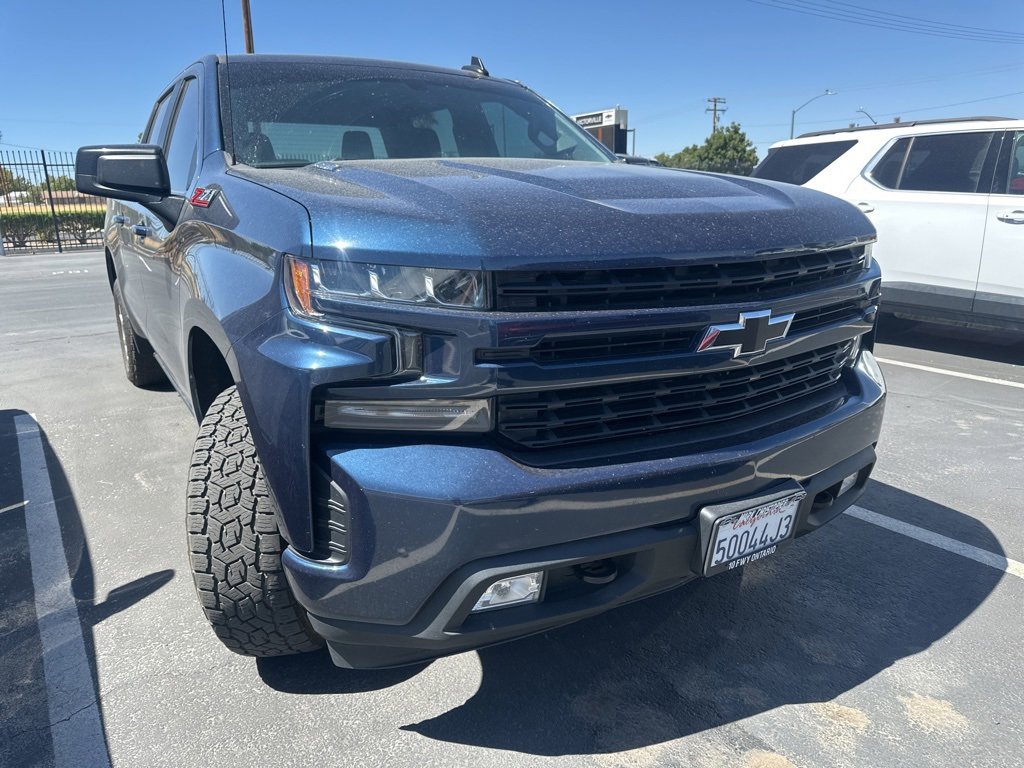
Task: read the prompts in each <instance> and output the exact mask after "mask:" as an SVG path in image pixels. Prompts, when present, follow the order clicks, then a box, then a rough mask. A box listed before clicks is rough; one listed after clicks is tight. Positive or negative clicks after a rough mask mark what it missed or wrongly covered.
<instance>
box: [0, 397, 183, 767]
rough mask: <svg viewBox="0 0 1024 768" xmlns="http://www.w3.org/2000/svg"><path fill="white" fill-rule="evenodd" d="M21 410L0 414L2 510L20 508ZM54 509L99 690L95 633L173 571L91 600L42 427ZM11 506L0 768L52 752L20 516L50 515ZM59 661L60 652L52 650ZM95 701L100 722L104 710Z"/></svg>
mask: <svg viewBox="0 0 1024 768" xmlns="http://www.w3.org/2000/svg"><path fill="white" fill-rule="evenodd" d="M19 415H24V411H19V410H0V509H6V508H8V507H10V506H11V505H19V504H20V503H21V502H23V501H25V496H24V489H23V488H22V478H21V460H20V455H19V449H18V436H17V433H16V428H15V422H14V419H15V417H16V416H19ZM39 432H40V438H41V440H42V445H43V454H44V456H45V458H46V465H47V470H48V473H49V480H50V486H51V488H52V492H53V499H54V506H55V510H56V514H57V518H58V521H59V523H60V529H61V538H62V540H63V544H64V555H65V559H66V561H67V567H68V575H69V577H70V579H71V592H72V595H73V596H74V598H75V602H76V604H77V607H78V616H79V622H80V626H81V630H82V637H83V640H84V644H85V651H86V656H87V657H88V661H89V668H90V673H91V677H92V681H93V690H94V691H97V692H98V691H99V686H98V677H97V670H96V650H95V643H94V640H93V631H92V630H93V627H94V626H95V625H96V624H99V623H100V622H101V621H103V620H104V619H106V618H108V617H110V616H112V615H114V614H116V613H119V612H120V611H123V610H125V609H127V608H130V607H132V606H133V605H135V604H136V603H138V602H140V601H141V600H143V599H145V598H146V597H148V596H150V595H151V594H153V593H154V592H156V591H157V590H158V589H160V588H161V587H162V586H163V585H164V584H166V583H168V582H169V581H170V580H171V579H172V578H173V577H174V571H173V570H169V569H168V570H160V571H155V572H153V573H150V574H147V575H145V576H142V577H141V578H138V579H135V580H133V581H131V582H129V583H126V584H123V585H121V586H120V587H117V588H116V589H113V590H111V591H110V592H109V593H108V594H107V595H106V597H105V598H104V599H101V600H98V599H97V596H96V586H95V576H94V572H93V565H92V558H91V556H90V553H89V544H88V541H87V539H86V536H85V531H84V529H83V527H82V518H81V515H80V513H79V509H78V504H77V503H76V501H75V497H74V495H73V493H72V490H71V486H70V484H69V482H68V478H67V476H66V474H65V472H64V468H63V465H62V464H61V461H60V459H59V457H58V456H57V454H56V453H55V451H54V450H53V448H52V446H51V445H50V442H49V440H48V438H47V436H46V433H45V432H44V431H43V430H42V427H41V426H40V430H39ZM27 501H28V502H29V505H28V506H27V507H25V506H17V507H16V508H14V509H10V510H8V511H5V512H4V513H3V514H2V515H0V542H3V547H2V548H0V583H2V584H3V595H4V606H3V615H2V620H0V680H2V681H3V682H2V683H0V701H4V702H5V707H4V709H5V710H6V711H5V712H4V714H3V715H2V716H0V731H2V732H3V733H4V738H3V739H0V765H36V764H45V762H46V760H44V759H43V755H44V753H47V754H48V750H49V747H50V744H49V737H48V736H47V735H46V729H47V727H48V725H49V711H48V703H47V690H46V678H45V675H44V670H43V660H42V644H41V640H40V635H39V630H38V627H37V625H36V608H35V603H34V600H35V596H34V590H33V580H32V566H31V561H30V556H29V547H28V538H27V532H26V528H25V515H26V513H28V514H53V510H51V509H49V508H47V507H42V508H40V507H36V508H33V507H32V504H31V502H32V499H28V500H27ZM54 653H55V655H57V656H59V655H60V653H61V651H60V648H57V649H54ZM96 699H97V702H98V706H99V714H100V719H101V722H102V718H103V707H102V703H101V702H100V699H99V695H98V693H97V694H96Z"/></svg>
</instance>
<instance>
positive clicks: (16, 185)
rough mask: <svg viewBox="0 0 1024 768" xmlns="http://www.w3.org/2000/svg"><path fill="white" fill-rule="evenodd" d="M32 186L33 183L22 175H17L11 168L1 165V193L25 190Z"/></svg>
mask: <svg viewBox="0 0 1024 768" xmlns="http://www.w3.org/2000/svg"><path fill="white" fill-rule="evenodd" d="M31 187H32V185H31V184H29V183H28V182H27V181H25V179H23V178H22V177H21V176H15V175H14V174H13V173H12V172H11V170H10V169H9V168H4V167H3V166H2V165H0V195H6V194H8V193H10V192H25V191H26V190H28V189H31Z"/></svg>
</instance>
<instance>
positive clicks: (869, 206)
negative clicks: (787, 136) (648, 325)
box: [753, 117, 1024, 331]
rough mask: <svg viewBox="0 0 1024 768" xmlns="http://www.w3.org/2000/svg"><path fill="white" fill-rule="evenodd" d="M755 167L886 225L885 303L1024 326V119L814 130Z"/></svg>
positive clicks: (943, 316) (882, 228) (893, 308)
mask: <svg viewBox="0 0 1024 768" xmlns="http://www.w3.org/2000/svg"><path fill="white" fill-rule="evenodd" d="M753 175H754V176H756V177H759V178H762V179H774V180H775V181H784V182H788V183H790V184H802V185H804V186H807V187H811V188H813V189H818V190H821V191H823V192H828V193H830V194H833V195H836V196H837V197H841V198H843V199H845V200H848V201H849V202H851V203H853V204H854V205H856V206H857V207H858V208H860V209H861V210H862V211H863V212H864V213H866V214H867V215H868V217H869V218H870V219H871V221H872V222H873V223H874V225H875V227H876V229H877V230H878V244H877V245H876V246H875V250H874V253H875V256H876V258H877V259H878V261H879V264H880V265H881V267H882V276H883V283H882V286H883V298H882V310H883V311H885V312H888V313H891V314H895V315H897V316H900V317H907V318H910V319H915V320H928V321H933V322H936V321H937V322H946V323H956V324H960V325H970V326H978V327H984V328H1001V329H1007V330H1018V331H1024V120H1014V119H1011V118H1001V117H974V118H963V119H959V120H927V121H919V122H912V123H892V124H889V125H878V126H868V127H865V128H851V129H848V130H840V131H823V132H819V133H808V134H805V135H803V136H801V137H799V138H797V139H793V140H791V141H780V142H778V143H777V144H774V145H772V147H771V149H770V150H769V151H768V156H767V157H765V159H764V160H763V161H762V162H761V164H760V165H758V166H757V168H755V169H754V172H753Z"/></svg>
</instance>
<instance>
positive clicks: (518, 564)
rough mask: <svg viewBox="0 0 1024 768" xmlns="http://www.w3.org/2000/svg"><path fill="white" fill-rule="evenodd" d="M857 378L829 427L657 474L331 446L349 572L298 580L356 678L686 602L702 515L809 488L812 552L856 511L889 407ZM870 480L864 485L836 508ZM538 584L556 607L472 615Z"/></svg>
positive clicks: (294, 560)
mask: <svg viewBox="0 0 1024 768" xmlns="http://www.w3.org/2000/svg"><path fill="white" fill-rule="evenodd" d="M851 375H853V376H856V378H857V385H858V386H857V389H858V390H859V394H857V395H854V396H851V397H850V398H848V399H847V400H846V401H845V402H844V403H843V404H842V405H841V406H839V407H838V408H836V409H835V410H834V411H832V412H831V413H829V414H828V415H826V416H823V417H821V418H819V419H816V420H815V421H812V422H809V423H807V424H803V425H801V426H800V427H795V428H793V429H791V430H788V431H786V432H782V433H779V434H776V435H773V436H772V437H771V438H767V439H763V440H759V441H756V442H750V443H747V444H743V445H738V446H732V447H729V448H727V449H719V450H715V451H709V452H706V453H700V454H694V455H686V456H678V457H672V458H666V459H659V460H654V461H641V462H634V463H628V464H617V465H612V466H598V467H585V468H571V469H539V468H536V467H528V466H525V465H523V464H520V463H517V462H516V461H514V460H513V459H511V458H509V457H508V456H506V455H504V454H503V453H501V452H499V451H497V450H491V449H488V448H482V447H469V446H459V445H422V444H421V445H407V446H398V447H373V446H356V447H353V446H351V445H344V446H342V445H336V446H333V447H332V446H329V445H328V446H324V448H323V451H324V454H325V457H326V459H327V461H328V463H329V469H330V475H331V481H332V482H333V483H334V484H335V485H336V486H337V487H338V488H339V489H340V490H341V491H342V492H343V493H344V495H345V497H346V500H347V506H348V515H349V519H350V524H351V525H350V532H349V533H350V541H351V549H350V553H349V560H348V562H347V563H345V564H344V565H333V564H330V563H325V562H322V561H318V560H314V559H310V558H308V557H305V556H303V555H302V554H300V553H299V552H297V551H295V550H293V549H291V548H289V549H287V550H286V551H285V553H284V557H283V561H284V567H285V572H286V574H287V577H288V580H289V583H290V584H291V586H292V589H293V591H294V593H295V596H296V598H297V599H298V600H299V602H300V603H301V604H302V605H303V607H304V608H305V609H306V610H307V611H308V612H309V616H310V621H311V622H312V625H313V628H314V629H315V630H316V631H317V632H318V633H319V634H320V635H322V636H323V637H324V638H325V639H326V641H327V643H328V646H329V647H330V649H331V652H332V656H333V658H334V660H335V662H336V663H337V664H339V665H341V666H350V667H355V668H374V667H386V666H394V665H400V664H407V663H413V662H416V661H420V660H423V659H428V658H432V657H435V656H439V655H444V654H448V653H454V652H458V651H461V650H466V649H469V648H476V647H481V646H484V645H489V644H493V643H497V642H501V641H504V640H508V639H512V638H515V637H520V636H523V635H527V634H531V633H535V632H540V631H544V630H546V629H549V628H552V627H555V626H559V625H562V624H566V623H569V622H572V621H576V620H579V619H582V618H585V617H587V616H591V615H594V614H596V613H600V612H601V611H604V610H607V609H609V608H611V607H614V606H617V605H621V604H624V603H627V602H630V601H632V600H636V599H638V598H641V597H645V596H647V595H651V594H655V593H657V592H661V591H664V590H666V589H670V588H672V587H675V586H678V585H680V584H683V583H685V582H687V581H690V580H692V579H695V578H697V577H698V575H699V574H700V572H701V568H700V559H701V545H700V540H701V530H700V523H699V521H698V513H699V511H700V509H701V508H702V507H705V506H708V505H712V504H720V503H724V502H727V501H733V500H740V499H748V498H749V499H755V498H756V497H759V496H763V495H765V494H766V493H771V492H772V491H773V490H776V489H779V488H781V487H784V486H785V485H786V484H790V485H791V484H793V483H798V484H799V485H800V486H802V487H803V489H804V490H805V491H806V492H807V496H806V498H805V499H804V500H803V502H802V503H801V506H800V509H799V512H798V519H797V526H796V535H797V536H800V535H803V534H806V533H808V532H810V531H812V530H814V529H816V528H817V527H819V526H821V525H823V524H824V523H826V522H828V521H829V520H831V519H832V518H834V517H835V516H836V515H838V514H839V513H840V512H842V510H843V509H845V508H846V507H848V506H849V505H850V504H852V503H853V502H854V501H855V499H856V497H857V496H858V495H859V494H860V492H861V491H862V489H863V487H864V484H865V483H866V481H867V478H868V475H869V473H870V471H871V468H872V466H873V465H874V461H875V454H874V445H875V444H876V443H877V440H878V435H879V431H880V428H881V419H882V411H883V408H884V400H885V393H884V390H883V389H882V387H881V386H880V385H879V384H878V383H877V382H876V381H875V380H874V378H873V377H872V376H869V375H868V374H867V373H866V372H865V370H864V369H863V367H862V366H858V368H857V369H854V370H852V371H851ZM854 472H857V473H859V474H858V481H857V484H856V485H855V486H854V487H853V488H852V489H851V490H849V491H848V492H847V493H845V494H843V496H841V497H839V498H835V499H832V496H833V495H834V492H835V489H836V487H837V486H838V484H839V483H840V482H841V481H842V479H843V478H844V477H846V476H848V475H850V474H853V473H854ZM605 559H608V560H611V561H613V562H614V563H615V565H616V573H617V578H615V579H614V580H612V581H611V582H610V583H606V584H601V585H593V584H589V583H585V582H583V581H582V580H579V579H577V580H576V581H577V582H579V583H574V581H573V576H572V573H573V569H572V566H573V565H574V564H578V563H585V562H590V561H594V560H605ZM537 570H544V571H547V572H548V587H547V593H546V594H545V596H544V599H543V600H542V601H541V602H539V603H535V604H530V605H522V606H517V607H511V608H505V609H501V610H495V611H489V612H486V613H482V614H472V613H470V608H471V607H472V606H473V604H474V603H475V602H476V600H477V598H478V597H479V596H480V594H481V593H482V592H483V591H484V589H486V587H487V586H488V585H489V584H490V583H492V582H493V581H494V580H496V579H498V578H501V577H502V576H507V575H514V574H518V573H525V572H530V571H537ZM552 585H554V588H552Z"/></svg>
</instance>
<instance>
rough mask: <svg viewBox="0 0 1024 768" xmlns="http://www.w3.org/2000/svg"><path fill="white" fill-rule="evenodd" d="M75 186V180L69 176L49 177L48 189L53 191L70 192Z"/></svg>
mask: <svg viewBox="0 0 1024 768" xmlns="http://www.w3.org/2000/svg"><path fill="white" fill-rule="evenodd" d="M43 186H44V187H45V186H46V185H45V184H44V185H43ZM75 188H76V187H75V180H74V179H72V178H71V177H70V176H54V177H53V178H51V179H50V189H52V190H53V191H54V192H71V191H73V190H74V189H75Z"/></svg>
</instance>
